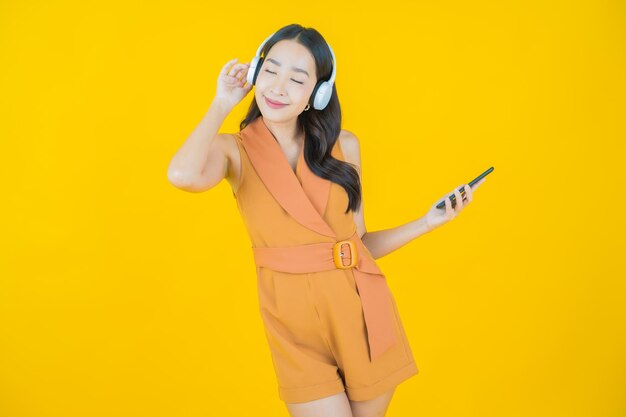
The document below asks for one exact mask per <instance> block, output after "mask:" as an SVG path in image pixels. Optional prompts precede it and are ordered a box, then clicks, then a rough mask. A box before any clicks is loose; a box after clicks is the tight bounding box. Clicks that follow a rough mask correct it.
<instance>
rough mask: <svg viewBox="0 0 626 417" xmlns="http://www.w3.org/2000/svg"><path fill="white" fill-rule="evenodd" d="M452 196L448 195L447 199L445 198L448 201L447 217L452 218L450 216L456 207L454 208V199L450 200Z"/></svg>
mask: <svg viewBox="0 0 626 417" xmlns="http://www.w3.org/2000/svg"><path fill="white" fill-rule="evenodd" d="M450 199H451V197H446V199H445V200H444V201H445V202H446V217H447V218H450V216H451V215H452V212H453V211H454V209H453V208H452V201H451V200H450Z"/></svg>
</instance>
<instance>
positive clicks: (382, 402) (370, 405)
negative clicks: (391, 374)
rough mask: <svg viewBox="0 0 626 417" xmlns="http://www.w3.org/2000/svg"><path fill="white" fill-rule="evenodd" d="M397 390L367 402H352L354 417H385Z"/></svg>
mask: <svg viewBox="0 0 626 417" xmlns="http://www.w3.org/2000/svg"><path fill="white" fill-rule="evenodd" d="M394 392H395V388H393V389H391V390H389V391H387V392H385V393H384V394H382V395H379V396H378V397H376V398H374V399H371V400H366V401H352V400H349V401H350V408H351V409H352V416H353V417H383V416H384V415H385V413H386V412H387V408H389V403H390V402H391V398H392V397H393V393H394Z"/></svg>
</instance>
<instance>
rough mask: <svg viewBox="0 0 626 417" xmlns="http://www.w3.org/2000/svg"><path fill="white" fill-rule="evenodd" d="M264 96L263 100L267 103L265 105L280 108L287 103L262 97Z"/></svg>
mask: <svg viewBox="0 0 626 417" xmlns="http://www.w3.org/2000/svg"><path fill="white" fill-rule="evenodd" d="M264 98H265V102H266V103H267V105H268V106H270V107H271V108H273V109H280V108H282V107H285V106H286V105H287V104H284V103H277V102H275V101H272V100H270V99H269V98H267V97H264Z"/></svg>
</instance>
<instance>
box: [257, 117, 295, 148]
mask: <svg viewBox="0 0 626 417" xmlns="http://www.w3.org/2000/svg"><path fill="white" fill-rule="evenodd" d="M261 117H263V116H261ZM263 121H264V122H265V125H266V126H267V128H268V129H269V131H270V132H272V135H274V137H275V138H276V140H277V141H278V143H279V144H280V145H281V146H285V147H289V146H292V145H295V144H297V143H299V142H300V141H301V140H302V139H303V137H304V135H303V134H302V132H301V131H299V130H298V124H297V121H296V120H295V119H292V120H287V121H284V122H272V121H269V120H267V119H266V118H264V117H263Z"/></svg>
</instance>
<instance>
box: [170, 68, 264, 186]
mask: <svg viewBox="0 0 626 417" xmlns="http://www.w3.org/2000/svg"><path fill="white" fill-rule="evenodd" d="M235 61H237V58H235V59H232V60H230V61H228V62H227V63H226V64H225V65H224V66H223V67H222V70H221V71H220V74H219V77H218V79H217V92H216V94H215V98H214V99H213V101H212V102H211V106H210V107H209V110H208V111H207V113H206V114H205V115H204V117H203V118H202V120H201V121H200V123H199V124H198V126H196V128H195V129H194V130H193V132H191V135H189V137H188V138H187V140H186V141H185V143H183V145H182V146H181V147H180V149H179V150H178V151H177V152H176V154H175V155H174V157H173V158H172V160H171V161H170V164H169V167H168V169H167V178H168V180H169V182H170V183H172V185H174V186H175V187H177V188H180V189H182V190H185V191H190V192H201V191H205V190H208V189H209V188H212V187H214V186H215V185H217V184H218V183H219V182H220V181H222V180H223V179H224V178H225V177H226V175H227V173H228V169H229V167H228V161H229V159H228V141H229V140H231V138H230V136H231V135H228V134H218V133H217V132H218V131H219V129H220V128H221V127H222V124H223V123H224V120H225V119H226V117H227V116H228V114H229V113H230V111H231V110H232V109H233V108H234V107H235V105H237V103H239V102H240V101H241V100H242V99H243V98H244V97H245V96H246V95H247V94H248V93H249V92H250V90H251V89H252V86H251V85H249V84H247V83H246V73H247V71H248V68H249V64H248V63H244V64H235ZM233 64H234V65H233ZM231 65H232V67H231Z"/></svg>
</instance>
